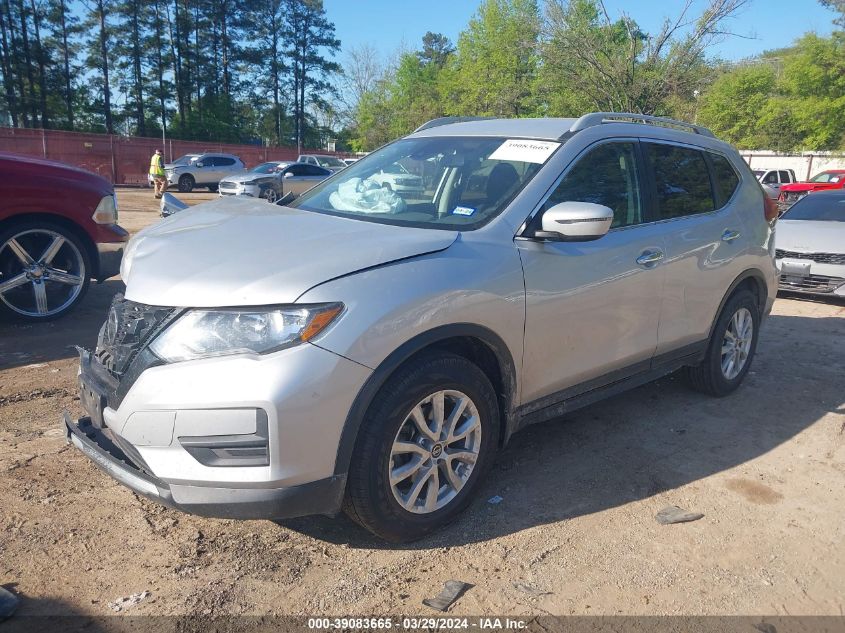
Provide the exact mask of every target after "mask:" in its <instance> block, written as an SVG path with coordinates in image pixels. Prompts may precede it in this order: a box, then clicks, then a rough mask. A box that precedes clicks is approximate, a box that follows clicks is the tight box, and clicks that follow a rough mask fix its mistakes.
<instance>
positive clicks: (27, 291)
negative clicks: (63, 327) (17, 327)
mask: <svg viewBox="0 0 845 633" xmlns="http://www.w3.org/2000/svg"><path fill="white" fill-rule="evenodd" d="M90 274H91V264H90V262H89V259H88V252H87V251H86V249H85V246H84V245H83V244H82V242H81V241H80V240H79V238H78V237H77V236H76V235H75V234H74V233H73V232H72V231H69V230H68V229H67V228H66V227H64V226H61V225H59V224H54V223H53V222H47V221H25V222H20V223H18V224H16V225H13V226H11V227H9V228H7V229H6V230H5V231H0V313H2V312H5V313H6V315H8V316H11V317H13V318H16V319H18V320H25V321H34V322H38V321H48V320H50V319H55V318H58V317H60V316H63V315H65V314H67V313H68V312H70V310H72V309H73V308H74V307H75V306H76V305H77V304H78V303H79V301H81V300H82V297H83V296H85V292H86V291H87V290H88V284H89V277H90Z"/></svg>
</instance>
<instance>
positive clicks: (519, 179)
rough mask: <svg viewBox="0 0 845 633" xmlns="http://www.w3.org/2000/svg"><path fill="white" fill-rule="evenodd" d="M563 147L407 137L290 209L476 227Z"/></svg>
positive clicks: (423, 224)
mask: <svg viewBox="0 0 845 633" xmlns="http://www.w3.org/2000/svg"><path fill="white" fill-rule="evenodd" d="M558 147H560V143H557V142H552V141H521V140H508V139H504V138H462V137H452V136H445V137H434V138H415V139H402V140H400V141H396V142H395V143H391V144H390V145H387V146H385V147H383V148H381V149H380V150H378V151H376V152H373V153H372V154H369V155H368V156H367V157H366V158H362V159H361V160H359V161H357V162H356V163H354V164H352V165H350V166H349V167H347V168H346V169H344V170H343V171H341V172H338V173H337V174H336V175H335V176H333V177H332V178H330V179H328V180H326V181H325V182H324V183H321V184H319V185H317V186H316V187H314V188H313V189H311V190H310V191H308V192H307V193H306V194H304V195H303V196H302V197H301V198H299V199H298V200H296V201H295V202H294V203H293V204H291V206H293V207H297V208H301V209H306V210H308V211H317V212H320V213H330V214H333V215H340V216H344V217H351V218H358V219H368V220H372V221H376V222H383V223H385V224H400V225H409V226H418V227H424V228H435V229H451V230H455V229H457V230H471V229H473V228H477V227H478V226H481V225H482V224H484V223H485V222H487V221H488V220H490V219H491V218H493V217H495V216H496V215H498V214H499V213H500V212H501V211H502V210H503V209H504V208H505V206H506V205H507V204H508V202H510V200H511V199H512V198H513V197H514V196H515V195H516V194H517V193H518V192H519V191H520V190H521V189H522V188H523V187H524V186H525V185H526V184H527V183H528V182H529V181H530V180H531V178H532V177H533V176H534V175H535V174H536V173H537V172H538V171H539V170H540V168H541V167H542V165H543V163H545V162H546V160H547V159H548V157H549V156H551V154H552V153H553V152H554V151H555V150H556V149H557V148H558ZM397 166H398V167H397Z"/></svg>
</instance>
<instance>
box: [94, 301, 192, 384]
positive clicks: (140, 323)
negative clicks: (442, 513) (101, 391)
mask: <svg viewBox="0 0 845 633" xmlns="http://www.w3.org/2000/svg"><path fill="white" fill-rule="evenodd" d="M175 313H176V309H175V308H166V307H162V306H150V305H145V304H143V303H136V302H134V301H129V300H128V299H125V298H124V297H123V295H122V294H118V295H115V297H114V300H113V301H112V304H111V307H110V308H109V316H108V318H107V319H106V322H105V323H103V326H102V327H101V328H100V335H99V337H98V338H97V350H96V352H95V353H94V356H95V358H96V359H97V360H98V361H100V363H102V365H103V366H104V367H105V368H106V369H108V370H109V372H110V373H111V374H112V375H113V376H115V377H117V378H120V377H121V376H123V374H124V373H125V372H126V370H127V369H128V367H129V365H130V363H131V362H132V360H133V359H134V358H135V356H136V355H137V354H138V352H139V351H141V349H142V348H143V347H144V346H145V345H146V343H147V342H148V341H149V340H150V338H151V337H152V336H153V335H154V334H156V333H158V332H159V331H160V330H161V328H162V327H163V326H164V325H165V324H166V323H167V322H168V321H169V320H170V319H171V318H172V317H173V316H174V314H175Z"/></svg>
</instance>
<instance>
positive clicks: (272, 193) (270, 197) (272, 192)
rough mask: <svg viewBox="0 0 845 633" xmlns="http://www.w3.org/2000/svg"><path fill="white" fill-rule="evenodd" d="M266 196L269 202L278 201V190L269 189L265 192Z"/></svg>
mask: <svg viewBox="0 0 845 633" xmlns="http://www.w3.org/2000/svg"><path fill="white" fill-rule="evenodd" d="M264 198H266V200H267V202H275V201H276V190H275V189H268V190H267V191H265V192H264Z"/></svg>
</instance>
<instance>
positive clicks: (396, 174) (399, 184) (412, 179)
mask: <svg viewBox="0 0 845 633" xmlns="http://www.w3.org/2000/svg"><path fill="white" fill-rule="evenodd" d="M370 179H371V180H373V181H375V182H377V183H378V184H379V185H380V186H382V187H384V188H385V189H387V190H388V191H395V192H396V193H400V194H406V195H420V194H422V192H423V179H422V178H420V177H419V176H416V175H414V174H412V173H411V172H409V171H408V170H407V169H406V168H405V167H403V166H402V165H401V164H400V163H393V164H392V165H387V166H386V167H384V168H383V169H381V170H379V171H378V172H376V173H374V174H372V175H371V176H370Z"/></svg>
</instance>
